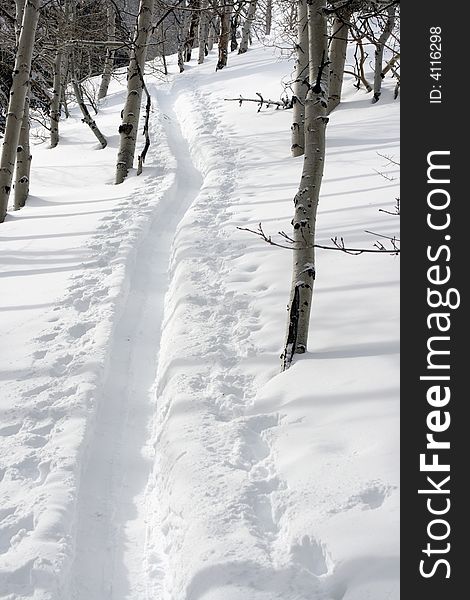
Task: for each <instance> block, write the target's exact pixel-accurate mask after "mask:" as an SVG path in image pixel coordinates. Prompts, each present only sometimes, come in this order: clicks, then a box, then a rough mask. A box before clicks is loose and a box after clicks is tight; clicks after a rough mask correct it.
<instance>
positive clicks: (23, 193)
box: [15, 86, 32, 210]
mask: <svg viewBox="0 0 470 600" xmlns="http://www.w3.org/2000/svg"><path fill="white" fill-rule="evenodd" d="M28 88H29V86H28ZM31 160H32V156H31V150H30V144H29V89H28V91H27V93H26V98H25V102H24V110H23V119H22V121H21V129H20V137H19V140H18V148H17V152H16V178H15V210H18V209H19V208H23V206H24V205H25V204H26V200H27V198H28V196H29V176H30V171H31Z"/></svg>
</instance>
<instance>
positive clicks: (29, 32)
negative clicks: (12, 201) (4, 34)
mask: <svg viewBox="0 0 470 600" xmlns="http://www.w3.org/2000/svg"><path fill="white" fill-rule="evenodd" d="M39 10H40V0H26V3H25V6H24V12H23V20H22V26H21V31H20V35H19V41H18V51H17V53H16V58H15V66H14V69H13V81H12V85H11V89H10V98H9V103H8V112H7V115H6V123H5V137H4V138H3V146H2V156H1V159H0V223H2V222H3V221H4V220H5V215H6V212H7V206H8V199H9V197H10V191H11V184H12V180H13V170H14V167H15V161H16V153H17V147H18V141H19V137H20V129H21V124H22V120H23V114H24V107H25V99H26V94H27V90H28V86H29V78H30V72H31V57H32V53H33V46H34V38H35V35H36V28H37V24H38V19H39Z"/></svg>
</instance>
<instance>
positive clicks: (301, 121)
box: [291, 0, 308, 156]
mask: <svg viewBox="0 0 470 600" xmlns="http://www.w3.org/2000/svg"><path fill="white" fill-rule="evenodd" d="M296 50H297V60H296V63H295V81H294V97H293V99H292V127H291V130H292V138H291V139H292V146H291V150H292V156H301V155H302V154H303V153H304V145H305V134H304V129H305V99H306V97H307V91H308V23H307V0H297V48H296Z"/></svg>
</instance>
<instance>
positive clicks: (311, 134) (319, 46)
mask: <svg viewBox="0 0 470 600" xmlns="http://www.w3.org/2000/svg"><path fill="white" fill-rule="evenodd" d="M324 8H325V0H309V1H308V6H307V15H308V16H307V18H308V37H309V80H310V89H309V92H308V94H307V98H306V104H305V156H304V164H303V170H302V176H301V180H300V186H299V191H298V192H297V194H296V196H295V198H294V205H295V209H294V219H293V226H294V232H293V240H294V244H293V247H294V250H293V274H292V287H291V295H290V302H289V312H288V314H289V317H288V324H287V336H286V344H285V349H284V353H283V365H282V368H283V370H285V369H287V368H288V367H289V366H290V364H291V362H292V358H293V356H294V354H296V353H297V354H302V353H304V352H305V351H306V349H307V341H308V329H309V322H310V310H311V305H312V297H313V285H314V281H315V248H314V244H315V227H316V217H317V208H318V201H319V198H320V187H321V182H322V178H323V167H324V162H325V129H326V124H327V122H328V118H327V117H326V116H325V112H326V107H327V105H328V76H329V72H328V67H327V53H328V44H327V27H326V16H325V12H324Z"/></svg>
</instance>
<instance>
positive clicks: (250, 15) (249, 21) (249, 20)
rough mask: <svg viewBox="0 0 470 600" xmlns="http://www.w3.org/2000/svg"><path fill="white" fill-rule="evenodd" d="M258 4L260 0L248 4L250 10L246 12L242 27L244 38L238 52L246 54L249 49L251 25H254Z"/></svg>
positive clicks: (253, 0)
mask: <svg viewBox="0 0 470 600" xmlns="http://www.w3.org/2000/svg"><path fill="white" fill-rule="evenodd" d="M257 6H258V1H257V0H251V2H250V5H249V6H248V12H247V13H246V19H245V22H244V23H243V27H242V38H241V40H240V48H239V49H238V54H245V52H246V51H247V50H248V44H249V42H250V33H251V27H252V25H253V21H254V18H255V14H256V8H257Z"/></svg>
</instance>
